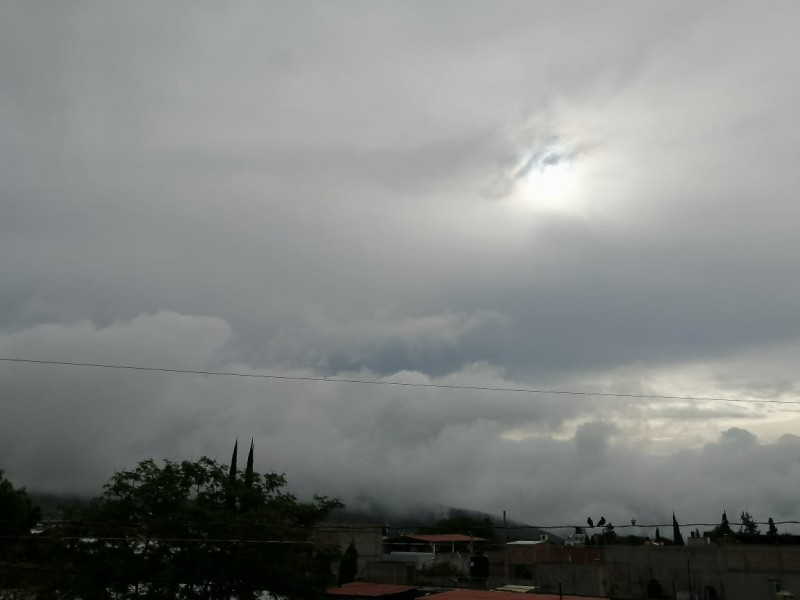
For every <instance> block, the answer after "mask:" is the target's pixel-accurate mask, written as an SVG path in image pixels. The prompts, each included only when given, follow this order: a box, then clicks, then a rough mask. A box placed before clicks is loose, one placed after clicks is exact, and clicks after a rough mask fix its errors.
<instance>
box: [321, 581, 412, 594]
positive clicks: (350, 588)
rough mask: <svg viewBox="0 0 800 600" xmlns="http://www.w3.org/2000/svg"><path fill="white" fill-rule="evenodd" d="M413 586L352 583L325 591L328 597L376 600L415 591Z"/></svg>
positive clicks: (363, 582) (365, 582)
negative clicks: (355, 597) (357, 597)
mask: <svg viewBox="0 0 800 600" xmlns="http://www.w3.org/2000/svg"><path fill="white" fill-rule="evenodd" d="M415 589H416V586H413V585H395V584H393V583H370V582H368V581H353V582H352V583H345V584H344V585H341V586H338V587H332V588H328V589H327V590H325V593H326V594H328V595H329V596H364V597H368V598H376V597H379V596H391V595H393V594H403V593H405V592H410V591H411V590H415Z"/></svg>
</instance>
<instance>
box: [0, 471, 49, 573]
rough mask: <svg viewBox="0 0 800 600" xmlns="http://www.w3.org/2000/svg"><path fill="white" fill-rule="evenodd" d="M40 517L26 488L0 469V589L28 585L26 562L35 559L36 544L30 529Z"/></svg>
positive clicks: (39, 512)
mask: <svg viewBox="0 0 800 600" xmlns="http://www.w3.org/2000/svg"><path fill="white" fill-rule="evenodd" d="M39 519H41V511H40V510H39V507H38V506H36V505H34V503H33V501H32V500H31V499H30V497H29V496H28V493H27V492H26V491H25V488H23V487H21V488H15V487H14V485H13V484H12V483H11V482H10V481H9V480H8V479H6V478H5V476H4V474H3V471H2V469H0V588H13V587H22V586H23V585H26V584H27V581H26V574H27V575H29V574H30V571H26V570H25V569H23V568H22V567H25V566H26V564H27V563H30V562H35V556H36V550H37V548H36V546H35V545H31V543H30V540H29V539H28V536H29V535H30V529H31V527H33V526H34V525H36V523H38V522H39Z"/></svg>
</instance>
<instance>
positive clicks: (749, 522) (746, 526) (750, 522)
mask: <svg viewBox="0 0 800 600" xmlns="http://www.w3.org/2000/svg"><path fill="white" fill-rule="evenodd" d="M741 520H742V524H741V526H740V528H739V531H740V532H741V533H745V534H747V535H759V534H760V533H761V532H760V531H759V529H758V524H757V523H756V520H755V518H754V517H753V515H751V514H750V513H749V512H747V511H746V510H745V511H742V515H741Z"/></svg>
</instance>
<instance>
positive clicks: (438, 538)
mask: <svg viewBox="0 0 800 600" xmlns="http://www.w3.org/2000/svg"><path fill="white" fill-rule="evenodd" d="M389 539H392V540H399V539H407V540H413V541H418V542H429V543H438V542H447V543H450V542H485V541H486V540H485V539H483V538H479V537H476V536H474V535H473V536H469V535H464V534H461V533H436V534H424V533H412V534H409V535H398V536H396V537H392V538H389Z"/></svg>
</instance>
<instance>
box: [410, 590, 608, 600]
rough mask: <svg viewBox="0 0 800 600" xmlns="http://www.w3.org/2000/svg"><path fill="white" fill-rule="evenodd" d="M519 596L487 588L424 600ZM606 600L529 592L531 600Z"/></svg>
mask: <svg viewBox="0 0 800 600" xmlns="http://www.w3.org/2000/svg"><path fill="white" fill-rule="evenodd" d="M510 598H519V595H518V594H515V593H514V592H494V591H487V590H453V591H450V592H442V593H441V594H431V595H430V596H425V600H509V599H510ZM560 598H563V600H608V597H605V596H569V595H567V594H564V595H563V596H559V595H558V594H531V595H530V599H531V600H559V599H560Z"/></svg>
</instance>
